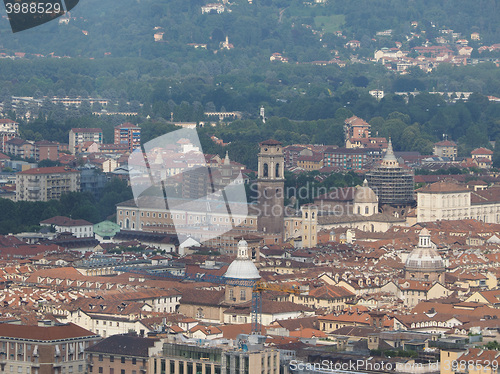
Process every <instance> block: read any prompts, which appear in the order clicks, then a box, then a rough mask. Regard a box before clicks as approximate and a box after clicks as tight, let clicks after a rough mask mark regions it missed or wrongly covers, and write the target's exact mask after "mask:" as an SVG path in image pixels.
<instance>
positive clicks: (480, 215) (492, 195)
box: [417, 180, 500, 223]
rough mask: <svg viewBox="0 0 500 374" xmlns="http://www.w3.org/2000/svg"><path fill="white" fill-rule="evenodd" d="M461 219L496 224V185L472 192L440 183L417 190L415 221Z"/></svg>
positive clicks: (499, 191) (499, 202)
mask: <svg viewBox="0 0 500 374" xmlns="http://www.w3.org/2000/svg"><path fill="white" fill-rule="evenodd" d="M462 219H477V220H478V221H482V222H487V223H500V186H493V187H490V188H487V189H485V190H482V191H480V190H478V191H472V190H469V189H468V188H467V187H466V186H464V185H460V184H458V183H456V182H454V181H448V180H444V181H440V182H437V183H433V184H431V185H427V186H425V187H422V188H420V189H418V190H417V222H435V221H439V220H462Z"/></svg>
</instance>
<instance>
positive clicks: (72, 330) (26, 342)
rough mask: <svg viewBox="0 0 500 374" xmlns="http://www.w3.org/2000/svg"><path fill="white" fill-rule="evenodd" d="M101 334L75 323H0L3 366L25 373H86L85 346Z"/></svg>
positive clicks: (15, 371) (3, 369) (8, 369)
mask: <svg viewBox="0 0 500 374" xmlns="http://www.w3.org/2000/svg"><path fill="white" fill-rule="evenodd" d="M100 339H101V338H100V337H99V335H96V334H94V333H92V332H90V331H88V330H85V329H83V328H81V327H78V326H76V325H74V324H72V323H69V324H64V325H53V324H49V325H48V326H45V325H42V326H28V325H17V324H11V323H1V324H0V370H1V371H2V372H9V373H22V374H24V373H26V374H62V373H74V374H83V373H85V369H86V367H85V366H86V365H85V364H86V362H85V354H84V350H85V348H88V347H90V346H92V345H93V344H95V343H96V342H97V341H98V340H100Z"/></svg>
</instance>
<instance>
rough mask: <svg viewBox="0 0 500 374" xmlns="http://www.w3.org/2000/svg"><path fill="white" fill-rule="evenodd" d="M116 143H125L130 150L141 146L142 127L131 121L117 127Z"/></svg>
mask: <svg viewBox="0 0 500 374" xmlns="http://www.w3.org/2000/svg"><path fill="white" fill-rule="evenodd" d="M115 144H117V145H118V144H125V145H127V146H128V149H129V150H133V149H134V148H137V147H140V146H141V128H140V127H139V126H136V125H133V124H131V123H130V122H126V123H122V124H121V125H118V126H116V127H115Z"/></svg>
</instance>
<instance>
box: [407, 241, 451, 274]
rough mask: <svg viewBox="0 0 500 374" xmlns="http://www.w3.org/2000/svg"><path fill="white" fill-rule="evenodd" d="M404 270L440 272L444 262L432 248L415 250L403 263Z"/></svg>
mask: <svg viewBox="0 0 500 374" xmlns="http://www.w3.org/2000/svg"><path fill="white" fill-rule="evenodd" d="M405 267H406V269H411V270H421V271H425V270H441V269H444V262H443V259H442V258H441V256H440V255H439V254H438V253H437V252H436V250H435V249H433V248H420V247H418V248H415V249H414V250H413V251H412V252H411V253H410V255H409V256H408V258H407V259H406V263H405Z"/></svg>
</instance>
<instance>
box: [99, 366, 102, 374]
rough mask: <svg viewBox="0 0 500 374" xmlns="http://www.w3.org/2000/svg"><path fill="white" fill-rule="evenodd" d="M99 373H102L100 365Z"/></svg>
mask: <svg viewBox="0 0 500 374" xmlns="http://www.w3.org/2000/svg"><path fill="white" fill-rule="evenodd" d="M99 374H102V366H99Z"/></svg>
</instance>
